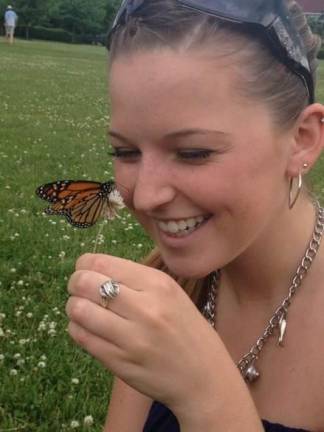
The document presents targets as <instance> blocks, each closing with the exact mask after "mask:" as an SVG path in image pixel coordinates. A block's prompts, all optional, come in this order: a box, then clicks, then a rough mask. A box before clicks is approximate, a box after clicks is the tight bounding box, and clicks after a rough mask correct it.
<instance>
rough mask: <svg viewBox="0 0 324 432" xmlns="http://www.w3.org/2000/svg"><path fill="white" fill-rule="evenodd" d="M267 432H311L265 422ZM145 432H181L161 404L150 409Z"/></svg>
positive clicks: (170, 413)
mask: <svg viewBox="0 0 324 432" xmlns="http://www.w3.org/2000/svg"><path fill="white" fill-rule="evenodd" d="M263 427H264V430H265V432H310V431H305V429H295V428H290V427H287V426H283V425H280V424H277V423H270V422H268V421H265V420H263ZM143 432H180V427H179V423H178V421H177V419H176V417H175V416H174V414H173V413H172V412H171V411H170V410H169V409H168V408H167V407H165V406H164V405H162V404H160V403H159V402H154V403H153V404H152V407H151V409H150V412H149V415H148V418H147V420H146V423H145V426H144V429H143Z"/></svg>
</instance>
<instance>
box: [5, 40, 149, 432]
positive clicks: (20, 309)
mask: <svg viewBox="0 0 324 432" xmlns="http://www.w3.org/2000/svg"><path fill="white" fill-rule="evenodd" d="M106 62H107V57H106V51H105V49H104V48H101V47H91V46H71V45H64V44H55V43H45V42H28V43H27V42H24V41H18V42H17V44H16V45H15V46H14V47H8V46H7V45H6V44H5V43H4V40H3V39H0V76H1V79H0V96H1V97H0V104H1V116H0V166H1V169H0V182H1V192H0V202H1V211H0V239H1V248H0V329H1V330H0V383H1V384H0V431H2V430H7V429H9V428H17V429H15V430H26V431H44V432H45V431H46V432H48V431H50V432H51V431H53V432H55V431H61V430H65V429H66V430H69V429H70V428H71V422H72V421H78V422H79V423H80V427H79V428H78V430H86V429H87V428H85V427H84V426H82V424H83V420H84V418H85V417H86V416H90V415H91V416H92V417H93V419H94V425H93V426H92V427H91V430H93V431H100V430H101V426H102V423H103V421H104V417H105V415H106V410H107V403H108V398H109V392H110V386H111V377H110V375H109V374H108V373H107V372H106V371H104V370H103V369H102V368H101V367H100V366H99V365H98V364H97V363H96V362H95V361H94V360H93V359H92V358H90V357H89V356H88V355H87V354H85V353H83V352H82V351H81V350H80V349H79V348H77V347H75V346H73V344H72V342H71V341H70V339H69V337H68V336H67V334H66V325H67V320H66V317H65V313H64V305H65V302H66V300H67V297H68V296H67V292H66V282H67V278H68V276H69V275H70V274H71V272H72V271H73V266H74V262H75V260H76V258H77V257H78V256H79V255H81V254H82V253H84V252H88V251H93V250H94V247H95V242H96V241H97V244H96V250H97V251H98V252H103V251H109V252H110V253H113V254H116V255H120V256H125V257H128V258H132V259H136V260H138V259H140V258H141V257H142V256H143V255H144V254H146V252H148V250H149V248H150V244H149V242H148V240H147V238H146V237H145V236H144V234H143V232H142V230H141V229H140V228H139V226H138V225H137V224H136V223H134V220H132V218H130V217H129V215H128V213H127V212H126V211H125V212H124V213H123V214H122V216H123V217H122V219H120V220H117V221H116V222H113V223H112V224H111V226H110V228H109V229H108V227H106V226H104V227H101V226H100V225H98V226H95V227H94V228H91V229H87V230H76V229H73V228H72V227H71V226H70V225H68V224H67V223H65V222H64V221H63V220H62V218H58V217H48V216H43V215H42V209H43V208H44V206H46V203H44V202H42V201H40V200H39V199H38V198H36V197H35V194H34V190H35V188H36V187H37V186H38V185H40V184H42V183H44V182H48V181H51V180H55V179H61V178H62V179H65V178H72V179H82V178H86V179H93V180H99V181H104V180H107V179H109V178H111V161H110V158H109V157H108V156H106V154H107V150H108V148H107V144H106V133H105V132H106V125H107V122H108V121H109V116H108V107H107V102H106ZM101 228H103V229H102V234H101V235H100V234H99V236H98V232H99V230H100V229H101ZM87 430H88V429H87Z"/></svg>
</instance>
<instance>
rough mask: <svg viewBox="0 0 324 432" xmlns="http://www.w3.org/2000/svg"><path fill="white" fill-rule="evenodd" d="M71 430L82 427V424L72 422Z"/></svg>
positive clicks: (75, 421)
mask: <svg viewBox="0 0 324 432" xmlns="http://www.w3.org/2000/svg"><path fill="white" fill-rule="evenodd" d="M70 426H71V429H76V428H78V427H79V426H80V423H79V422H78V421H77V420H72V421H71V423H70Z"/></svg>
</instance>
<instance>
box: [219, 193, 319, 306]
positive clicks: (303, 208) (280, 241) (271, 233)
mask: <svg viewBox="0 0 324 432" xmlns="http://www.w3.org/2000/svg"><path fill="white" fill-rule="evenodd" d="M278 219H279V218H278ZM315 221H316V211H315V208H314V206H313V204H312V203H311V202H308V201H306V200H303V201H300V202H299V203H298V205H297V204H296V206H295V207H294V208H293V209H292V210H288V209H287V211H285V212H284V214H283V215H282V216H281V218H280V220H276V221H275V222H273V223H272V224H271V227H268V229H267V232H264V233H263V234H262V235H261V236H259V238H258V240H257V241H256V242H254V244H253V245H251V246H250V247H249V248H248V250H247V251H246V252H244V254H242V255H241V256H240V257H238V258H237V259H236V260H235V261H233V262H232V263H230V264H229V265H227V266H226V267H225V268H224V269H223V270H222V283H221V285H222V287H225V288H226V289H224V291H226V295H227V296H231V298H232V301H235V302H236V303H237V304H239V305H241V306H243V305H245V304H246V305H247V304H251V303H260V304H261V303H263V304H268V305H269V307H272V306H273V305H276V304H277V303H280V302H281V301H282V299H283V298H284V297H286V295H287V294H288V289H289V287H290V285H291V282H292V278H293V276H294V275H295V273H296V270H297V268H298V266H299V264H300V263H301V260H302V258H303V257H304V255H305V252H306V249H307V248H308V246H309V242H310V240H311V238H312V235H313V231H314V225H315Z"/></svg>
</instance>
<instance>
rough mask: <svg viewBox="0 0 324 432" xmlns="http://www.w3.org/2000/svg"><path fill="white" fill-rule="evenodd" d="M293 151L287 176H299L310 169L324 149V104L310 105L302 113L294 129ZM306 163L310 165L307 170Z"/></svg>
mask: <svg viewBox="0 0 324 432" xmlns="http://www.w3.org/2000/svg"><path fill="white" fill-rule="evenodd" d="M293 134H294V136H293V141H292V146H291V152H290V156H289V160H288V164H287V176H288V177H289V178H291V177H297V176H298V175H299V173H300V172H301V171H302V170H303V173H305V172H306V171H308V170H309V169H310V168H311V167H312V166H313V165H314V164H315V162H316V161H317V159H318V158H319V156H320V154H321V152H322V150H323V149H324V106H323V105H321V104H319V103H315V104H312V105H309V106H308V107H307V108H305V109H304V111H303V112H302V113H301V114H300V116H299V118H298V120H297V122H296V125H295V127H294V131H293ZM304 164H307V165H308V168H307V169H306V171H305V168H303V166H304Z"/></svg>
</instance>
